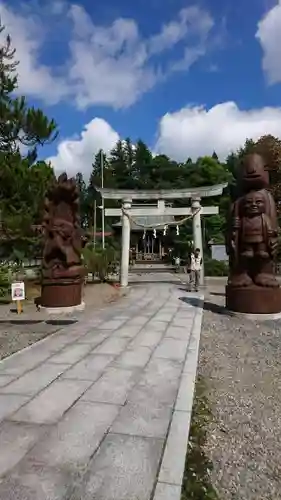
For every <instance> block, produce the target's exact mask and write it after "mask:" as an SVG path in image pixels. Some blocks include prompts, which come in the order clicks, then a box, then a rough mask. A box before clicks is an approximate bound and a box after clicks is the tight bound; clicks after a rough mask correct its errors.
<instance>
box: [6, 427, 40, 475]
mask: <svg viewBox="0 0 281 500" xmlns="http://www.w3.org/2000/svg"><path fill="white" fill-rule="evenodd" d="M44 432H46V428H45V427H42V426H39V425H28V424H17V423H14V422H2V424H1V426H0V450H1V453H0V476H3V475H4V474H6V473H7V472H8V471H9V470H11V469H12V468H13V467H14V466H15V465H16V464H17V463H19V462H20V460H21V459H22V458H23V457H24V456H25V455H26V453H27V452H28V451H29V450H30V449H31V448H32V447H33V446H34V444H35V443H36V441H38V439H39V438H40V437H41V436H42V435H43V434H44Z"/></svg>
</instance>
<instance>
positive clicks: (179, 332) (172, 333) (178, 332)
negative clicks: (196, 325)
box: [165, 324, 192, 341]
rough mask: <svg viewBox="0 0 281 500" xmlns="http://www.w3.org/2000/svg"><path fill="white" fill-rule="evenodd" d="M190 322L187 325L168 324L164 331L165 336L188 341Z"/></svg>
mask: <svg viewBox="0 0 281 500" xmlns="http://www.w3.org/2000/svg"><path fill="white" fill-rule="evenodd" d="M191 326H192V325H191V324H189V325H188V326H184V327H182V326H169V327H168V328H167V331H166V333H165V337H166V338H171V339H176V340H185V341H188V340H189V337H190V333H191Z"/></svg>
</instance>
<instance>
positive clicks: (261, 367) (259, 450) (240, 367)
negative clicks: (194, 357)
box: [198, 286, 281, 500]
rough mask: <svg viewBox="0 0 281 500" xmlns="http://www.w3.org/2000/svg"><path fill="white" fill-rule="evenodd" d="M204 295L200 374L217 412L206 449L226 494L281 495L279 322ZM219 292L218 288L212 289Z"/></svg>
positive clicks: (229, 499) (219, 296)
mask: <svg viewBox="0 0 281 500" xmlns="http://www.w3.org/2000/svg"><path fill="white" fill-rule="evenodd" d="M223 291H224V290H223V288H222V287H219V286H209V288H208V290H207V293H205V299H206V304H205V311H204V319H203V328H202V337H201V352H200V360H199V368H198V370H199V373H200V375H202V376H203V377H204V378H205V380H206V381H207V383H208V394H207V397H208V399H209V402H210V404H211V408H212V410H213V414H214V422H213V424H212V425H211V426H210V428H209V432H208V439H207V445H206V451H207V454H208V456H209V458H210V459H211V460H212V462H213V464H214V470H213V473H212V483H213V486H214V487H215V488H216V489H217V491H218V495H219V498H220V499H221V500H234V499H235V500H236V499H237V500H238V499H239V500H278V499H281V321H271V322H264V323H257V322H252V321H249V320H245V319H243V320H241V319H240V318H237V317H233V316H230V315H228V314H226V313H225V311H224V309H223V308H222V307H221V306H222V305H223V304H224V296H223ZM212 292H213V293H212Z"/></svg>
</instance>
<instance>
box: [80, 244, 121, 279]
mask: <svg viewBox="0 0 281 500" xmlns="http://www.w3.org/2000/svg"><path fill="white" fill-rule="evenodd" d="M83 258H84V265H85V268H86V270H87V272H88V273H92V274H93V276H94V275H96V276H98V277H99V279H100V280H101V281H105V279H106V278H107V276H108V275H109V274H110V273H112V272H114V268H115V262H116V250H115V249H114V248H113V247H108V248H105V249H102V248H100V247H96V248H93V246H92V244H88V245H86V246H85V248H84V250H83Z"/></svg>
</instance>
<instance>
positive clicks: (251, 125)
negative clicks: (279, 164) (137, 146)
mask: <svg viewBox="0 0 281 500" xmlns="http://www.w3.org/2000/svg"><path fill="white" fill-rule="evenodd" d="M265 134H272V135H275V136H278V137H281V108H269V107H267V108H261V109H252V110H250V111H243V110H240V109H239V108H238V107H237V105H236V104H235V103H234V102H224V103H221V104H217V105H216V106H214V107H213V108H210V109H209V110H208V109H206V108H205V107H204V106H189V107H186V108H183V109H181V110H179V111H176V112H175V113H167V114H166V115H164V116H163V117H162V118H161V120H160V124H159V133H158V140H157V143H156V147H155V151H156V152H161V153H165V154H167V155H169V156H171V157H172V158H174V159H175V160H178V161H183V160H185V159H186V158H187V157H191V158H193V159H195V158H197V157H198V156H204V155H211V154H212V153H213V151H214V150H215V151H216V153H217V155H218V156H219V158H220V159H221V160H223V159H225V157H226V156H227V155H228V154H229V153H230V152H231V151H233V150H234V151H235V150H237V149H238V148H239V147H241V146H243V144H244V142H245V140H246V139H247V138H251V139H258V138H259V137H260V136H262V135H265Z"/></svg>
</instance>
